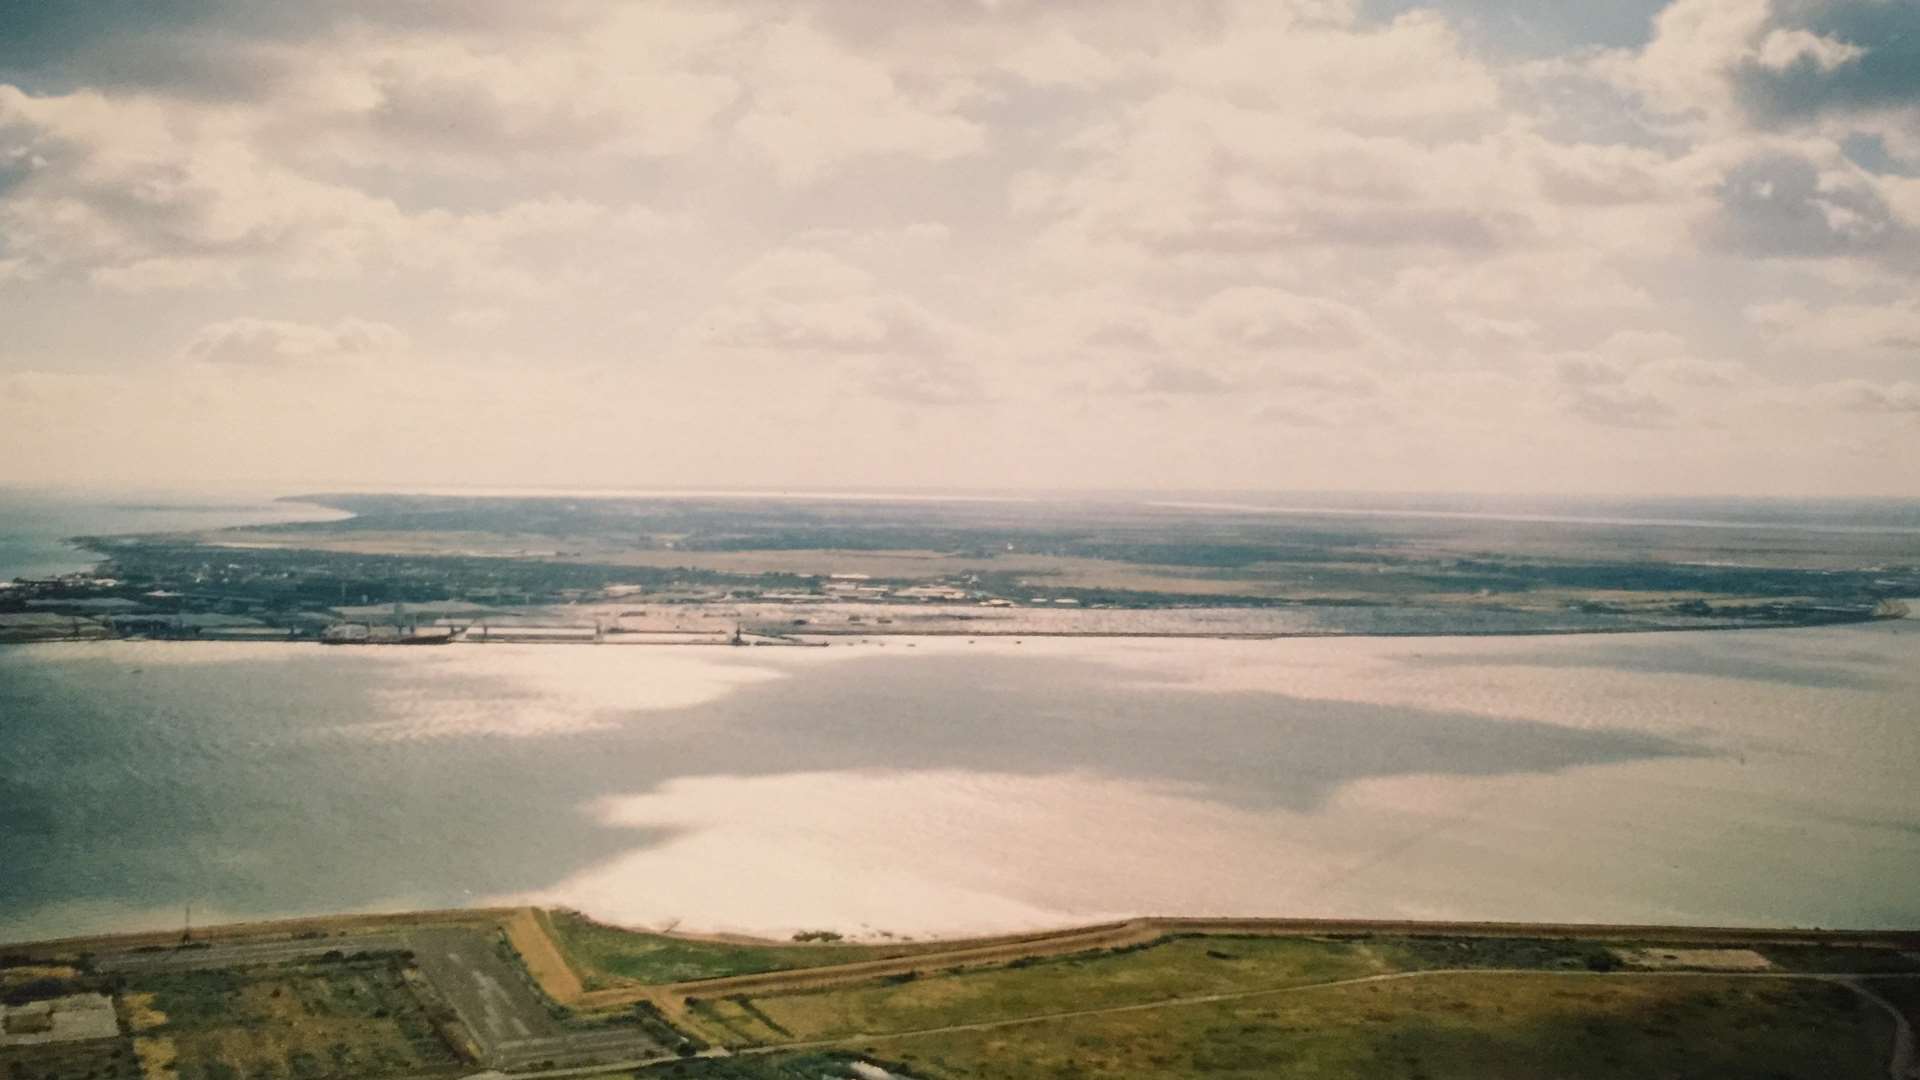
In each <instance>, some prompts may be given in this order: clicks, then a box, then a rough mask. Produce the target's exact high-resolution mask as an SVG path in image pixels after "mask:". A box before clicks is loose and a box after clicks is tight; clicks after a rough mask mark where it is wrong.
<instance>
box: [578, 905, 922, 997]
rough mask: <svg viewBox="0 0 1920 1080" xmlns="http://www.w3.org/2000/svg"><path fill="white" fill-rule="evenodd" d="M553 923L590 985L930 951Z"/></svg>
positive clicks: (652, 981)
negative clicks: (686, 935)
mask: <svg viewBox="0 0 1920 1080" xmlns="http://www.w3.org/2000/svg"><path fill="white" fill-rule="evenodd" d="M548 925H549V926H550V927H551V928H552V931H553V935H554V938H555V940H556V942H557V943H558V944H559V946H560V947H561V949H563V950H565V952H566V954H567V957H568V958H569V959H570V960H571V961H572V963H573V966H574V968H575V970H577V971H578V972H579V974H580V978H581V981H582V982H583V983H585V985H586V987H587V989H589V990H598V989H604V988H606V987H610V986H618V985H622V984H627V983H641V984H648V985H651V984H656V983H670V982H684V981H687V980H690V979H713V978H720V977H722V976H726V975H747V974H752V973H754V972H761V971H791V970H794V969H796V968H810V967H821V966H824V965H828V964H850V963H854V962H856V961H860V960H879V959H883V958H886V957H892V956H906V955H909V954H911V953H914V952H916V951H925V950H927V949H928V948H931V947H933V946H928V945H917V946H916V945H907V944H901V945H839V944H827V943H795V944H792V945H771V944H734V943H731V942H715V941H699V940H694V939H689V938H678V937H670V936H668V935H665V934H650V933H647V932H645V931H640V930H626V929H622V928H620V927H617V926H608V925H606V924H604V923H597V922H594V921H593V920H591V919H588V918H585V917H583V916H580V915H576V914H574V913H572V912H566V911H556V912H553V913H552V914H551V918H550V921H549V923H548Z"/></svg>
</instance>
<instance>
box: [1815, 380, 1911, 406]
mask: <svg viewBox="0 0 1920 1080" xmlns="http://www.w3.org/2000/svg"><path fill="white" fill-rule="evenodd" d="M1819 389H1820V393H1822V394H1823V395H1825V396H1826V398H1827V399H1828V400H1830V401H1832V402H1834V403H1835V404H1836V405H1838V406H1839V407H1840V408H1843V409H1846V410H1849V411H1851V412H1864V413H1913V414H1920V383H1915V382H1908V381H1901V382H1896V383H1875V382H1868V381H1867V380H1864V379H1844V380H1841V381H1839V382H1831V383H1823V384H1822V385H1821V386H1820V388H1819Z"/></svg>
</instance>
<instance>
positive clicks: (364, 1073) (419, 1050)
mask: <svg viewBox="0 0 1920 1080" xmlns="http://www.w3.org/2000/svg"><path fill="white" fill-rule="evenodd" d="M123 1002H124V1005H125V1008H126V1011H127V1017H128V1020H129V1026H130V1027H132V1028H133V1029H134V1034H135V1039H134V1045H135V1048H136V1050H137V1051H138V1052H139V1054H140V1057H141V1059H142V1060H143V1061H149V1062H152V1063H154V1064H156V1065H157V1064H159V1063H162V1062H166V1063H170V1064H171V1068H170V1069H168V1070H167V1071H166V1075H168V1076H171V1077H178V1078H179V1080H251V1078H255V1077H262V1078H264V1077H274V1078H276V1080H326V1078H332V1077H342V1078H347V1077H352V1078H360V1077H368V1076H379V1075H394V1074H412V1073H421V1072H428V1071H432V1070H435V1069H440V1068H449V1067H453V1066H456V1065H458V1064H459V1061H458V1059H457V1058H456V1056H455V1055H454V1053H453V1051H452V1050H451V1049H450V1047H449V1046H448V1045H447V1043H446V1042H445V1041H444V1040H443V1039H442V1037H441V1035H440V1033H439V1031H438V1030H437V1028H436V1024H435V1020H434V1019H433V1018H432V1017H430V1016H429V1015H428V1014H427V1011H426V1009H425V1007H424V1006H423V1005H422V1004H421V1002H420V1000H419V998H418V997H417V996H416V994H415V993H414V990H413V988H412V987H411V986H410V985H409V983H408V980H407V976H406V974H405V972H404V970H403V968H402V965H401V964H400V962H399V961H397V960H394V959H391V958H370V959H355V960H347V961H340V962H331V963H330V962H319V963H313V964H305V965H299V966H293V967H279V968H255V969H247V970H210V971H183V972H169V973H165V974H148V975H140V976H136V977H132V978H130V979H129V980H128V982H127V988H126V992H125V995H124V997H123Z"/></svg>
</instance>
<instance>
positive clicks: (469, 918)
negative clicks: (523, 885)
mask: <svg viewBox="0 0 1920 1080" xmlns="http://www.w3.org/2000/svg"><path fill="white" fill-rule="evenodd" d="M529 910H561V909H545V908H528V907H526V906H499V905H483V906H478V907H470V908H433V909H427V910H421V911H382V912H362V913H357V914H333V915H290V916H285V917H273V918H264V919H249V920H246V921H243V922H232V923H214V924H210V925H207V926H204V927H201V926H196V927H194V928H193V930H192V941H193V943H194V945H199V944H212V943H216V942H217V943H221V944H232V943H239V942H253V941H271V940H287V941H305V940H324V939H325V938H326V937H332V936H340V935H346V934H352V933H364V932H369V931H378V930H393V929H402V928H406V927H412V926H459V925H471V924H484V923H492V922H495V921H500V920H505V919H508V918H511V917H513V916H515V915H517V914H519V913H521V912H523V911H529ZM586 917H587V918H589V919H593V916H592V915H590V914H588V915H586ZM593 921H595V922H601V920H598V919H593ZM603 925H606V926H609V927H612V928H614V929H618V930H623V931H627V932H631V933H640V934H652V935H656V936H659V937H664V938H672V939H675V940H682V941H694V942H708V943H721V944H730V945H743V946H776V945H777V946H781V947H783V948H784V947H791V946H800V947H805V946H806V945H807V944H809V943H807V942H800V941H795V940H791V939H784V938H774V937H758V936H755V935H751V934H739V933H720V932H707V931H699V930H682V929H679V928H678V927H675V928H674V929H671V930H660V929H655V928H652V927H645V926H625V925H621V924H618V923H610V922H607V923H603ZM1123 930H1125V931H1135V932H1138V931H1152V932H1155V933H1165V934H1257V935H1281V936H1298V937H1346V936H1370V935H1395V936H1415V937H1419V936H1436V937H1488V938H1534V939H1540V940H1558V941H1589V940H1617V939H1623V938H1631V939H1634V940H1641V941H1649V942H1665V941H1687V942H1703V943H1704V942H1713V943H1727V942H1751V943H1765V944H1774V945H1814V944H1848V945H1862V946H1880V947H1887V948H1899V949H1920V926H1913V927H1877V928H1876V927H1809V926H1794V925H1781V926H1768V925H1745V926H1737V925H1726V924H1715V923H1699V924H1695V923H1604V922H1593V923H1588V922H1526V921H1514V920H1491V919H1488V920H1481V919H1461V920H1445V919H1342V918H1292V917H1287V916H1233V915H1135V916H1130V917H1128V918H1123V919H1111V920H1107V921H1105V922H1095V923H1073V924H1067V925H1062V926H1057V927H1047V928H1042V929H1036V930H1027V931H1012V932H1008V933H1003V934H975V935H956V936H930V937H918V938H914V939H911V940H895V941H889V942H866V941H855V940H854V939H852V938H845V939H841V940H840V941H838V942H833V943H831V944H889V945H900V946H903V947H908V948H912V949H914V950H915V951H916V952H917V953H918V952H924V953H927V954H934V953H942V954H943V953H948V952H955V953H958V952H966V951H971V950H975V949H990V948H991V949H999V948H1006V947H1015V946H1039V945H1047V944H1052V943H1059V942H1065V941H1071V940H1073V939H1077V938H1084V937H1092V936H1099V935H1105V934H1112V933H1115V932H1118V931H1123ZM181 936H182V935H181V932H180V931H178V930H173V929H167V930H114V931H107V932H104V933H98V934H76V935H70V936H65V937H57V938H38V939H28V940H18V941H0V955H5V956H8V957H12V956H25V957H39V956H48V955H55V954H58V953H62V952H64V953H68V954H78V953H87V952H96V951H99V952H104V951H115V950H117V951H139V952H148V951H160V952H165V951H169V950H177V949H179V948H181V947H182V946H181ZM186 947H187V948H192V947H193V945H188V946H186Z"/></svg>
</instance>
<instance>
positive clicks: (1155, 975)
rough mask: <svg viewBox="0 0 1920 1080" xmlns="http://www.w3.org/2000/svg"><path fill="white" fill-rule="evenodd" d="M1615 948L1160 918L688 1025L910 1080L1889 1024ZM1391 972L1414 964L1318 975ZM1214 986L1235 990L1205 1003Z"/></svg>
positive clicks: (1796, 1061) (1839, 1068) (1710, 1048)
mask: <svg viewBox="0 0 1920 1080" xmlns="http://www.w3.org/2000/svg"><path fill="white" fill-rule="evenodd" d="M1774 949H1778V950H1779V956H1778V957H1774V956H1773V955H1772V953H1773V950H1774ZM1756 952H1759V953H1761V954H1764V955H1766V956H1767V958H1768V959H1769V960H1772V961H1773V963H1774V965H1775V966H1774V967H1773V968H1772V970H1774V971H1776V972H1780V973H1782V974H1788V973H1793V972H1798V971H1819V970H1826V971H1875V970H1884V969H1891V968H1906V969H1910V968H1911V965H1913V963H1914V961H1913V959H1912V958H1911V957H1907V956H1904V955H1902V954H1900V953H1898V952H1895V951H1881V950H1870V949H1855V948H1842V947H1832V948H1827V947H1820V948H1813V947H1805V946H1759V947H1757V948H1756ZM1634 953H1635V949H1634V946H1633V943H1630V942H1622V943H1607V942H1595V941H1578V940H1552V939H1527V938H1512V939H1507V938H1470V937H1448V936H1417V937H1415V936H1391V935H1383V936H1375V937H1365V938H1361V937H1353V938H1335V939H1328V938H1290V937H1260V936H1226V935H1208V936H1177V937H1172V938H1168V939H1163V940H1162V941H1160V942H1157V943H1154V944H1151V945H1148V946H1144V947H1134V948H1122V949H1114V950H1107V951H1101V952H1093V953H1083V954H1077V955H1071V956H1065V957H1055V958H1048V959H1037V960H1032V961H1027V962H1017V963H1015V964H1012V965H1008V966H1004V967H998V968H981V969H972V970H966V971H955V972H938V973H932V974H921V975H919V976H895V977H892V978H886V979H880V980H876V981H870V982H865V983H859V984H853V985H847V986H840V987H826V988H815V989H804V990H792V991H786V992H770V993H763V994H757V995H740V994H736V995H724V996H714V997H710V998H694V999H690V1001H689V1008H688V1010H687V1013H686V1014H685V1021H686V1022H689V1023H690V1024H691V1025H693V1026H694V1027H696V1028H697V1029H698V1030H700V1031H701V1032H702V1033H703V1035H704V1036H705V1037H707V1038H709V1039H711V1040H713V1041H714V1042H717V1043H720V1044H723V1045H729V1046H732V1047H734V1048H736V1049H737V1050H738V1049H745V1050H751V1049H753V1048H755V1047H766V1048H769V1049H777V1047H778V1046H779V1045H781V1044H785V1043H808V1042H826V1043H829V1044H831V1043H839V1044H840V1046H839V1048H840V1049H844V1050H847V1051H851V1052H855V1053H857V1054H859V1055H860V1056H861V1058H862V1060H865V1061H870V1062H877V1063H881V1064H882V1065H885V1064H886V1063H888V1062H892V1063H894V1064H893V1065H892V1066H890V1067H891V1068H893V1069H894V1071H895V1072H896V1073H897V1074H900V1075H911V1076H915V1077H925V1078H929V1080H959V1078H962V1077H996V1078H999V1077H1045V1078H1052V1077H1081V1078H1086V1080H1107V1078H1112V1080H1123V1078H1126V1080H1131V1078H1136V1077H1139V1078H1145V1077H1173V1076H1226V1077H1256V1076H1258V1077H1269V1076H1287V1077H1303V1078H1313V1077H1328V1078H1332V1077H1359V1076H1393V1077H1431V1078H1452V1077H1459V1078H1463V1080H1464V1078H1475V1080H1478V1078H1493V1080H1499V1078H1504V1077H1512V1078H1516V1080H1518V1078H1522V1077H1525V1078H1533V1077H1543V1076H1546V1077H1593V1078H1596V1080H1612V1078H1616V1077H1617V1078H1628V1077H1635V1078H1637V1077H1643V1076H1674V1077H1716V1078H1719V1077H1755V1078H1761V1077H1765V1078H1799V1077H1806V1078H1809V1080H1812V1078H1815V1077H1818V1078H1841V1077H1849V1076H1860V1077H1878V1076H1883V1075H1884V1074H1885V1069H1886V1057H1887V1054H1888V1051H1889V1048H1890V1046H1891V1041H1892V1026H1891V1021H1890V1020H1889V1019H1888V1018H1887V1017H1886V1015H1885V1014H1884V1013H1883V1012H1882V1011H1881V1010H1879V1009H1878V1008H1876V1007H1875V1006H1873V1005H1872V1004H1871V1003H1869V1002H1867V1001H1865V1000H1863V999H1862V998H1861V997H1860V996H1859V995H1858V994H1855V993H1854V992H1852V991H1851V990H1849V989H1847V988H1846V987H1844V986H1839V985H1836V984H1832V983H1823V982H1816V981H1812V980H1800V979H1791V978H1777V979H1776V978H1743V977H1740V976H1735V975H1723V974H1715V973H1711V972H1708V973H1700V972H1694V973H1689V974H1684V975H1679V976H1673V975H1659V974H1636V973H1633V972H1629V971H1625V970H1623V966H1624V964H1625V963H1626V962H1625V961H1624V960H1623V959H1622V957H1623V956H1632V955H1634ZM1699 955H1700V956H1702V957H1703V958H1705V957H1710V956H1711V955H1713V953H1712V950H1705V951H1702V952H1701V953H1700V954H1699ZM1491 969H1500V970H1498V971H1495V970H1491ZM1407 972H1432V973H1433V974H1428V975H1417V976H1415V977H1411V978H1398V979H1388V980H1383V981H1374V982H1362V983H1350V984H1347V985H1334V986H1329V985H1324V984H1327V983H1338V982H1341V981H1342V980H1351V979H1365V978H1368V977H1371V976H1379V975H1387V974H1394V973H1407ZM1878 985H1879V987H1880V989H1881V990H1882V991H1884V992H1885V993H1886V994H1887V996H1889V997H1890V998H1892V999H1894V1000H1896V1002H1897V1003H1898V1004H1901V1005H1903V1006H1906V1007H1908V1008H1911V1007H1912V1005H1913V1002H1912V1001H1910V1000H1908V998H1909V997H1912V996H1920V980H1916V981H1915V982H1914V983H1912V984H1911V985H1909V984H1908V983H1907V982H1906V981H1904V980H1880V981H1879V983H1878ZM1221 995H1239V996H1231V997H1229V999H1228V1000H1213V1001H1209V1000H1205V999H1208V998H1212V997H1216V996H1221ZM1196 999H1200V1000H1196ZM1100 1010H1119V1011H1105V1012H1102V1011H1100ZM1074 1013H1079V1014H1082V1015H1061V1014H1074ZM1089 1013H1090V1014H1091V1015H1086V1014H1089ZM955 1028H959V1029H961V1030H953V1029H955ZM794 1060H796V1059H791V1058H789V1057H787V1056H784V1055H781V1054H779V1053H774V1054H771V1055H768V1056H767V1057H765V1058H763V1057H761V1056H760V1055H749V1056H746V1057H735V1058H733V1059H731V1060H730V1061H729V1063H728V1064H727V1065H726V1066H724V1067H722V1066H717V1065H711V1064H707V1063H698V1062H695V1063H687V1064H684V1065H682V1066H680V1067H679V1068H678V1069H677V1070H676V1071H675V1072H674V1073H673V1075H675V1076H686V1077H715V1078H722V1077H724V1078H729V1080H732V1078H740V1080H745V1078H750V1077H761V1076H765V1077H782V1076H788V1075H796V1074H794V1073H790V1072H788V1071H784V1070H788V1069H790V1068H794V1067H797V1066H795V1065H794V1064H793V1062H794ZM809 1067H811V1066H809ZM846 1067H847V1068H851V1066H846ZM716 1069H717V1070H720V1071H711V1070H716ZM809 1075H822V1076H838V1075H843V1074H842V1073H839V1072H832V1071H816V1072H815V1073H812V1074H809Z"/></svg>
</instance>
